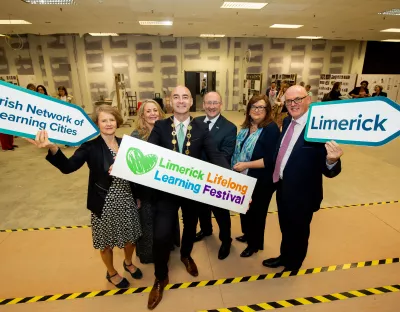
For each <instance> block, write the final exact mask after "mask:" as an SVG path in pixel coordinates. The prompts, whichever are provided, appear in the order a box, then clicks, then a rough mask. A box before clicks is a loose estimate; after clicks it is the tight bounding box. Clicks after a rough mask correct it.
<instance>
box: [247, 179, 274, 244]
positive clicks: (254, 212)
mask: <svg viewBox="0 0 400 312" xmlns="http://www.w3.org/2000/svg"><path fill="white" fill-rule="evenodd" d="M274 191H275V188H274V186H273V185H269V184H266V183H260V182H257V184H256V187H255V188H254V191H253V196H252V201H251V204H250V207H249V210H248V211H247V213H246V214H241V215H240V223H241V225H242V232H243V234H245V235H246V237H247V244H248V246H249V247H250V248H252V249H254V250H264V233H265V222H266V219H267V213H268V208H269V203H270V202H271V197H272V194H273V193H274Z"/></svg>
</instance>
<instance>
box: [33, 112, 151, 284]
mask: <svg viewBox="0 0 400 312" xmlns="http://www.w3.org/2000/svg"><path fill="white" fill-rule="evenodd" d="M94 122H95V123H96V124H97V125H98V127H99V129H100V135H99V136H98V137H97V138H96V139H93V140H91V141H88V142H85V143H83V144H82V145H81V146H80V147H79V148H78V149H77V150H76V151H75V153H74V155H72V157H71V158H67V157H66V156H65V155H64V154H63V152H62V151H61V150H60V149H59V148H58V146H57V145H55V144H53V143H51V142H50V141H49V139H48V135H47V132H46V131H45V130H41V131H39V132H38V134H37V135H36V139H35V140H29V141H31V143H33V144H35V145H36V146H37V147H39V148H48V149H49V152H48V155H47V157H46V159H47V160H48V161H49V162H50V163H51V164H52V165H53V166H55V167H57V168H58V169H59V170H60V171H61V172H62V173H64V174H69V173H72V172H74V171H76V170H78V169H79V168H81V167H82V166H83V165H84V164H85V162H86V163H87V165H88V167H89V170H90V173H89V185H88V198H87V208H88V209H89V210H90V211H91V212H92V216H91V223H92V236H93V247H94V248H95V249H100V255H101V258H102V260H103V262H104V264H105V266H106V267H107V275H106V278H107V280H108V281H109V282H110V283H112V284H113V285H115V286H116V287H118V288H128V287H129V286H130V284H129V282H128V280H127V279H126V278H123V277H121V276H120V275H119V274H118V272H117V270H116V269H115V268H114V263H113V248H114V247H118V248H123V249H124V252H125V259H124V262H123V267H124V269H125V271H127V272H128V273H129V274H130V275H131V276H132V277H133V278H134V279H140V278H142V276H143V275H142V272H141V271H140V269H139V268H137V267H135V266H134V265H133V263H132V255H133V253H134V251H135V244H136V242H137V240H138V239H139V238H140V236H141V235H142V230H141V225H140V217H139V212H138V208H137V206H136V203H135V200H134V192H133V190H132V188H133V184H131V183H130V182H128V181H126V180H123V179H120V178H117V177H112V176H110V175H109V171H110V167H111V165H112V164H113V162H114V157H115V156H116V154H117V152H118V148H119V145H120V143H121V139H120V138H117V137H116V136H115V131H116V129H117V128H118V127H119V126H120V125H121V124H122V117H121V115H120V113H119V112H118V110H117V109H116V108H114V107H111V106H108V105H101V106H99V107H98V108H97V110H96V112H95V116H94Z"/></svg>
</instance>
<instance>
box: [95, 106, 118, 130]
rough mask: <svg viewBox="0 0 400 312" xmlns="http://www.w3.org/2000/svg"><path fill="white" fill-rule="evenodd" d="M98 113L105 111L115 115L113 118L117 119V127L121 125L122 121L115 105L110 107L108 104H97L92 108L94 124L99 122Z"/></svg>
mask: <svg viewBox="0 0 400 312" xmlns="http://www.w3.org/2000/svg"><path fill="white" fill-rule="evenodd" d="M100 113H107V114H111V115H113V116H114V117H115V120H116V121H117V128H119V127H120V126H121V125H122V123H123V122H124V120H123V119H122V116H121V114H120V112H119V111H118V109H117V108H116V107H112V106H110V105H107V104H103V105H99V106H97V107H96V108H95V110H94V114H93V116H92V120H93V122H94V123H95V124H96V125H98V123H99V115H100Z"/></svg>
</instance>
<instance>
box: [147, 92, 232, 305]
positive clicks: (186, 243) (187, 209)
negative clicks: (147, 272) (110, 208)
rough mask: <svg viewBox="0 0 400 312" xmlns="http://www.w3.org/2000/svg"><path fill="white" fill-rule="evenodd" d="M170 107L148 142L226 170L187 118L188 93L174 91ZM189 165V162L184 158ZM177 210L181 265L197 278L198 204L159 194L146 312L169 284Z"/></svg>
mask: <svg viewBox="0 0 400 312" xmlns="http://www.w3.org/2000/svg"><path fill="white" fill-rule="evenodd" d="M171 103H172V107H173V109H174V115H173V116H172V117H170V118H167V119H164V120H159V121H157V122H156V123H155V125H154V128H153V130H152V132H151V134H150V137H149V139H148V142H149V143H153V144H155V145H158V146H161V147H164V148H168V149H170V150H173V151H176V152H178V153H183V154H186V155H188V156H189V157H194V158H197V159H202V153H203V152H204V153H205V154H206V156H207V158H208V159H209V160H210V162H211V163H213V164H215V165H218V166H221V167H224V168H230V164H229V163H228V161H227V160H226V158H225V157H224V155H223V154H222V153H220V152H218V150H217V147H216V144H215V142H214V140H213V139H212V138H211V135H210V132H209V129H208V126H207V124H205V123H204V122H202V121H200V120H196V119H193V118H192V117H191V116H190V112H189V110H190V107H191V106H192V105H193V99H192V95H191V94H190V91H189V89H187V88H186V87H183V86H178V87H176V88H175V89H174V90H173V91H172V93H171ZM189 162H190V158H188V163H189ZM179 207H180V208H181V209H182V217H183V225H184V226H183V234H182V245H181V261H182V262H183V264H184V265H185V267H186V270H187V271H188V273H189V274H191V275H192V276H198V270H197V266H196V263H195V262H194V260H193V259H192V258H191V256H190V254H191V252H192V249H193V243H194V241H195V238H196V225H197V217H198V216H197V211H198V207H199V203H198V202H195V201H192V200H189V199H187V198H184V197H180V196H177V195H174V194H169V193H165V192H160V194H159V196H158V198H157V203H156V204H155V211H154V238H153V255H154V269H155V277H156V278H155V282H154V286H153V288H152V290H151V292H150V296H149V301H148V306H147V307H148V308H149V309H150V310H152V309H154V308H155V307H156V306H157V305H158V304H159V303H160V301H161V299H162V296H163V291H164V288H165V286H166V285H167V284H168V281H169V280H168V260H169V254H170V251H171V249H170V247H171V241H172V237H173V235H174V232H175V228H176V227H175V226H176V215H177V212H178V209H179Z"/></svg>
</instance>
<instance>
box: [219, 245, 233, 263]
mask: <svg viewBox="0 0 400 312" xmlns="http://www.w3.org/2000/svg"><path fill="white" fill-rule="evenodd" d="M230 252H231V244H230V243H229V244H224V243H222V245H221V247H220V248H219V251H218V259H219V260H224V259H225V258H227V257H228V256H229V253H230Z"/></svg>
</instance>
